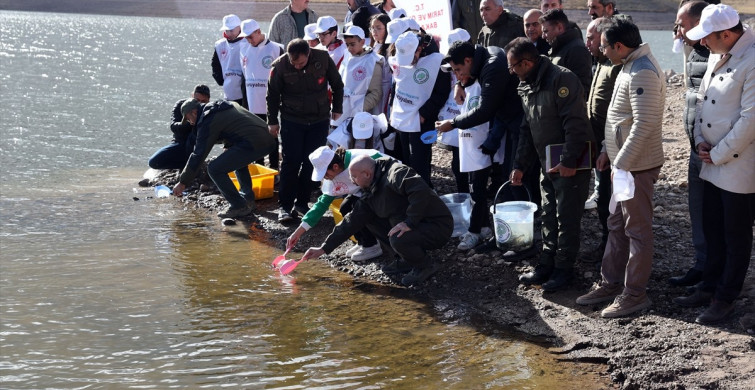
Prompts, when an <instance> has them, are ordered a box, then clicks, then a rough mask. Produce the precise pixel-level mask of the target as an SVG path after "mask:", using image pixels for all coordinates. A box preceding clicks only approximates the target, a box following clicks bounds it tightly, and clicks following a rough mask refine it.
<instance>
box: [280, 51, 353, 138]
mask: <svg viewBox="0 0 755 390" xmlns="http://www.w3.org/2000/svg"><path fill="white" fill-rule="evenodd" d="M328 86H330V90H331V91H332V98H333V110H332V111H333V112H335V113H339V114H340V113H343V80H341V75H340V74H338V68H337V67H336V64H335V63H334V62H333V60H332V59H331V58H330V55H328V52H327V51H324V50H319V49H310V51H309V61H308V62H307V65H306V66H305V67H304V68H303V69H301V70H298V69H296V68H294V66H293V65H291V62H289V60H288V54H284V55H282V56H280V57H278V59H276V60H275V61H273V64H272V69H270V79H269V80H268V82H267V123H268V124H269V125H277V124H278V112H279V111H280V114H281V118H283V119H285V120H289V121H292V122H296V123H300V124H311V123H317V122H322V121H325V120H328V119H330V112H331V109H330V107H331V106H330V105H331V103H330V98H329V96H328V95H329V94H328Z"/></svg>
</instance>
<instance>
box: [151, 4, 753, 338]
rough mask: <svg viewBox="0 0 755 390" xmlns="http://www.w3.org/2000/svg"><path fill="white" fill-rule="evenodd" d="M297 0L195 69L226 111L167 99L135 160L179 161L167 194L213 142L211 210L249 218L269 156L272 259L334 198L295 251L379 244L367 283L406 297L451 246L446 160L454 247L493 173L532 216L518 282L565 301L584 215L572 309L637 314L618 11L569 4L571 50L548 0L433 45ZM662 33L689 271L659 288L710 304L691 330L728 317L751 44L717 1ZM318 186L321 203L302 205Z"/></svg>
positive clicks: (203, 102)
mask: <svg viewBox="0 0 755 390" xmlns="http://www.w3.org/2000/svg"><path fill="white" fill-rule="evenodd" d="M308 3H309V2H308V0H291V2H290V4H289V5H288V6H287V7H286V8H284V9H283V10H281V11H280V12H278V13H277V14H276V15H275V16H274V17H273V19H272V21H271V23H270V29H269V32H268V34H267V35H266V34H264V33H263V32H262V31H261V29H260V26H259V23H258V22H257V21H255V20H254V19H247V20H243V21H242V20H241V19H240V18H239V17H238V16H236V15H227V16H226V17H224V18H223V22H222V23H223V24H222V27H221V31H222V33H223V38H222V39H220V40H218V41H217V42H216V44H215V51H214V54H213V59H212V74H213V77H214V78H215V80H216V82H217V83H218V85H220V86H222V87H223V93H224V95H225V96H224V98H225V99H224V100H220V101H216V102H213V103H210V102H209V88H208V87H207V86H204V85H198V86H197V87H196V88H195V90H194V91H193V92H194V95H193V97H192V98H191V99H185V100H181V101H179V102H178V103H176V106H175V107H174V110H173V118H172V124H171V130H172V131H173V132H174V141H173V143H171V144H170V145H168V146H167V147H165V148H163V149H161V150H160V151H158V152H157V153H156V154H155V155H154V156H153V157H152V158H151V159H150V162H149V165H150V166H151V167H153V168H158V169H182V172H181V176H180V181H179V183H178V184H177V185H176V186H175V188H174V193H175V194H176V195H180V194H181V193H182V192H183V191H184V189H185V188H186V186H188V185H190V184H191V182H192V180H193V178H194V176H195V174H196V171H197V168H198V166H199V164H200V163H201V162H202V161H204V159H205V158H206V156H207V155H208V153H209V151H210V149H211V148H212V146H213V144H214V143H215V142H216V141H217V142H219V141H221V140H222V141H223V142H224V143H225V147H226V149H225V150H224V152H223V153H222V154H221V155H220V156H219V157H218V158H216V159H215V160H214V161H212V162H211V163H210V164H209V166H208V171H209V174H210V177H211V179H212V180H213V181H214V182H215V184H216V186H217V188H218V190H219V191H220V192H221V194H222V195H223V196H224V197H225V198H226V200H227V201H228V203H229V207H228V209H226V210H224V211H222V212H220V213H219V214H218V215H219V216H220V217H224V218H227V217H242V216H245V215H249V214H251V213H252V212H253V211H254V208H255V206H254V200H255V199H254V193H253V191H252V190H251V177H250V176H249V172H248V171H247V168H246V167H247V165H248V164H249V163H251V162H255V161H257V162H258V163H263V160H262V159H263V158H264V157H265V156H268V157H269V165H270V166H271V167H273V168H276V169H277V168H278V167H279V168H280V183H279V186H278V206H279V208H278V210H277V217H278V221H279V222H281V223H284V224H288V223H290V222H292V221H297V220H300V221H301V222H300V224H299V225H298V227H297V228H296V229H295V230H294V232H293V233H292V234H291V236H290V237H289V238H288V240H287V244H286V246H287V250H290V249H292V248H293V247H294V246H295V245H296V244H297V242H298V241H299V238H300V237H301V236H302V235H303V234H304V233H305V232H306V231H308V230H309V229H310V228H311V227H312V226H314V225H315V224H316V223H317V222H318V221H319V220H320V218H321V217H322V215H323V214H324V213H325V211H326V210H327V208H328V207H329V206H330V205H331V203H333V202H334V201H335V200H336V199H337V198H344V199H343V201H342V203H341V205H340V210H341V213H342V215H343V221H342V222H341V223H340V224H338V225H337V226H336V227H335V228H334V230H333V232H332V233H331V234H330V235H329V236H328V237H327V238H326V239H325V241H324V242H323V243H322V245H320V246H318V247H313V248H309V249H307V251H306V252H305V254H304V256H303V258H302V259H309V258H314V257H318V256H320V255H322V254H324V253H330V252H332V251H333V250H334V249H335V248H336V247H338V246H339V245H341V244H342V243H343V242H345V241H347V240H348V238H349V237H351V236H354V237H355V238H356V245H354V246H353V247H352V248H351V249H349V251H347V255H348V256H350V257H351V259H352V260H354V261H357V262H362V261H369V260H372V259H374V258H376V257H378V256H381V255H383V253H385V252H388V253H389V255H391V256H392V257H393V261H392V262H390V264H388V265H386V266H384V267H383V271H384V272H386V273H387V274H395V275H399V276H400V281H401V283H402V284H404V285H415V284H419V283H422V282H423V281H425V280H426V279H427V278H429V277H430V276H432V275H433V274H434V273H435V272H436V271H437V269H438V265H437V264H436V263H435V262H434V261H433V259H432V258H431V257H430V256H429V255H428V251H429V250H433V249H437V248H441V247H443V246H444V245H445V244H447V243H448V242H449V240H450V239H451V235H452V230H453V226H454V221H453V217H452V216H451V213H450V211H449V209H448V207H447V206H446V205H445V204H444V202H443V200H442V199H441V198H440V196H439V194H438V193H437V191H435V190H434V186H433V182H432V171H433V166H432V164H431V161H432V156H433V151H434V150H436V149H435V148H436V147H439V148H444V149H447V150H450V151H451V155H452V163H451V166H452V172H453V174H454V177H455V181H456V186H457V191H458V192H460V193H469V194H470V196H471V198H472V200H473V201H474V205H473V207H472V211H471V215H470V217H469V228H468V231H467V232H466V233H464V234H463V235H461V237H460V239H459V242H458V244H456V245H458V248H459V249H460V250H468V249H473V248H476V247H478V246H480V245H485V243H486V242H489V241H491V240H496V238H495V237H494V233H495V232H494V231H493V229H491V222H490V216H489V214H488V213H487V208H488V205H489V199H490V194H491V193H495V192H496V191H497V190H498V189H499V188H500V187H501V186H502V184H503V183H504V181H506V180H508V183H510V184H511V191H510V193H509V194H508V195H507V199H517V198H521V197H522V196H524V199H528V200H530V201H531V202H533V203H535V204H536V205H537V206H538V221H539V224H538V225H537V226H536V229H540V232H541V237H542V250H541V251H539V259H538V261H537V264H536V266H535V267H534V269H532V270H531V271H529V272H527V273H524V274H522V275H520V277H519V281H520V282H521V283H523V284H528V285H540V286H542V290H543V291H545V292H557V291H560V290H563V289H565V288H568V287H569V286H570V284H571V281H572V278H573V274H574V264H575V262H576V261H577V256H578V254H579V253H580V250H581V248H580V244H581V242H580V241H581V240H580V227H581V219H582V215H583V213H584V210H586V209H595V208H596V209H597V212H598V216H599V221H600V224H601V225H602V240H601V244H600V245H599V246H598V247H596V248H590V250H589V251H590V252H591V253H593V254H594V255H593V258H594V260H595V261H601V277H600V280H599V281H598V282H597V283H596V285H595V287H594V288H593V289H592V290H591V291H589V292H587V293H586V294H584V295H582V296H580V297H578V298H577V300H576V303H577V304H580V305H595V304H598V303H602V302H610V304H609V305H608V306H606V307H605V308H604V309H603V310H602V312H601V316H602V317H606V318H611V317H621V316H626V315H629V314H632V313H635V312H638V311H640V310H643V309H646V308H647V307H649V306H650V305H651V302H650V300H649V298H648V296H647V293H646V290H647V285H648V281H649V279H650V273H651V269H652V262H653V246H654V240H653V229H652V220H653V191H654V183H655V182H656V180H657V179H658V177H659V173H660V170H661V167H662V165H663V163H664V154H663V132H662V118H663V109H664V107H665V99H666V79H665V75H664V72H663V70H662V69H661V68H660V66H659V65H658V62H657V61H656V60H655V58H654V57H653V53H652V52H651V50H650V47H649V46H648V45H647V44H646V43H643V41H642V38H641V35H640V31H639V28H638V27H637V25H636V24H635V23H634V22H633V20H632V18H631V16H629V15H624V14H621V13H619V11H618V9H617V4H616V3H617V2H616V1H612V0H588V1H587V12H588V14H589V15H590V17H591V18H592V22H591V23H590V24H589V25H588V27H587V30H586V34H585V35H584V37H583V33H582V30H581V29H580V28H579V27H578V26H577V25H576V24H575V23H573V22H572V21H570V20H569V19H568V17H567V15H566V13H565V12H564V11H563V10H562V9H561V8H562V4H561V0H542V1H541V7H540V9H532V10H529V11H527V12H526V13H524V15H523V16H519V15H516V14H515V13H513V12H511V11H509V10H507V9H505V8H504V4H503V1H502V0H467V1H464V0H456V1H452V2H451V3H452V8H451V9H452V20H453V23H454V28H455V29H454V30H453V31H451V32H450V33H449V34H447V35H445V36H444V37H441V38H440V39H438V38H437V37H433V36H432V35H430V34H428V33H427V32H426V31H425V30H424V29H422V28H421V26H420V25H419V24H418V23H417V21H416V20H415V19H413V18H411V17H410V16H407V12H406V11H405V10H403V9H400V8H396V7H395V4H393V1H392V0H384V1H382V2H380V3H378V4H374V5H373V4H370V3H369V2H368V1H366V0H347V1H346V3H347V6H348V12H347V15H346V18H345V20H344V21H343V23H342V25H341V26H340V27H339V24H338V22H337V20H336V19H335V18H333V17H332V16H318V15H317V13H316V12H314V11H313V10H312V9H310V8H309V4H308ZM674 26H675V28H674V39H675V40H677V41H679V42H683V43H684V44H685V46H686V48H687V49H686V51H685V57H684V58H685V61H686V66H685V74H684V77H685V83H686V86H687V88H688V91H687V94H686V97H685V99H686V107H687V109H686V112H685V129H686V131H687V134H688V135H689V141H690V159H689V172H688V175H689V178H688V182H689V187H688V188H689V209H690V220H691V224H692V237H693V245H694V248H695V261H694V265H693V266H692V267H691V268H690V270H689V271H688V272H687V273H686V274H684V275H680V276H677V277H673V278H671V279H670V280H669V283H671V284H674V285H678V286H695V288H694V293H693V294H692V295H690V296H685V297H677V298H675V299H674V302H675V303H676V304H678V305H681V306H685V307H707V308H706V310H704V311H703V312H702V313H701V314H700V316H698V317H697V321H698V322H700V323H716V322H719V321H721V320H723V319H725V318H726V317H727V316H728V315H729V314H730V313H731V311H732V310H733V307H734V306H733V302H734V300H735V299H736V298H737V296H738V294H739V293H740V291H741V290H742V287H743V283H744V278H745V275H746V273H747V270H748V267H749V264H750V257H751V252H752V242H753V233H752V226H753V221H754V219H755V112H754V111H753V110H755V101H753V99H755V96H754V95H753V94H752V91H753V89H754V88H755V33H753V31H752V30H751V29H750V28H749V27H748V26H746V25H743V24H742V22H741V21H740V18H739V15H738V13H737V11H736V10H735V9H733V8H732V7H730V6H728V5H724V4H719V2H718V1H715V0H709V1H700V0H684V1H682V3H681V4H680V8H679V11H678V14H677V18H676V21H675V23H674ZM553 151H556V152H553ZM279 153H280V155H281V156H282V159H281V160H280V162H279V160H278V156H279ZM553 153H556V154H553ZM585 156H587V157H585ZM232 171H235V174H236V177H237V178H238V181H239V186H240V190H236V188H235V187H234V185H233V184H232V182H231V181H230V179H229V178H228V173H229V172H232ZM317 182H320V190H321V192H322V195H321V196H320V197H319V198H318V199H317V201H316V202H315V203H314V204H313V206H311V207H310V206H309V204H310V203H309V202H310V199H311V197H312V195H313V193H314V192H315V190H316V189H317V187H316V186H315V184H316V183H317ZM522 187H523V188H524V189H526V191H520V190H521V189H522ZM591 188H594V190H593V191H592V193H591ZM526 194H529V195H526ZM503 200H506V199H503ZM503 256H505V257H515V256H521V253H515V252H512V251H509V252H507V253H505V254H504V255H503Z"/></svg>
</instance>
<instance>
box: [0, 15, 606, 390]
mask: <svg viewBox="0 0 755 390" xmlns="http://www.w3.org/2000/svg"><path fill="white" fill-rule="evenodd" d="M217 24H218V23H216V22H215V21H196V20H174V19H157V18H126V17H107V16H86V15H83V16H82V15H62V14H42V13H37V14H30V13H15V12H0V64H1V65H2V66H1V69H2V72H0V93H2V96H3V97H4V104H3V110H2V115H0V118H2V120H1V121H0V164H2V171H1V172H2V180H0V383H2V385H1V387H2V388H8V389H14V388H218V387H221V386H234V387H243V388H287V389H295V388H320V389H341V388H343V389H356V388H360V389H369V388H398V389H402V388H403V389H441V388H443V389H445V388H456V389H479V388H501V389H527V388H546V389H547V388H553V389H563V388H580V389H588V388H603V387H605V384H604V383H603V382H600V381H599V380H597V379H596V377H595V376H594V375H591V374H584V373H583V372H581V371H580V370H578V369H577V368H576V367H575V366H572V365H564V364H561V363H556V362H555V360H554V359H553V358H552V357H550V356H548V354H547V353H545V351H544V350H543V349H542V348H540V347H538V346H535V345H532V344H527V343H524V342H521V341H517V340H515V339H513V338H511V337H509V336H507V335H505V334H502V333H500V332H498V331H496V330H494V329H490V328H489V327H487V326H485V324H482V323H479V322H477V321H475V320H474V319H466V318H465V317H464V316H463V315H462V316H459V315H450V314H449V313H448V311H447V310H448V304H447V303H446V302H438V301H426V300H422V299H419V298H417V297H416V295H415V294H413V293H412V292H410V291H407V290H403V289H394V288H391V287H385V286H376V285H371V284H362V283H357V282H354V281H353V279H352V278H351V277H350V276H348V275H344V274H342V273H339V272H336V271H333V270H331V269H330V268H328V267H327V266H325V265H324V264H323V263H321V262H318V261H310V262H308V263H307V264H305V265H302V266H300V267H299V268H298V269H297V272H296V276H295V277H293V278H282V277H280V276H277V275H276V274H275V273H274V272H272V271H271V270H270V268H269V261H270V260H271V259H272V258H273V257H274V256H275V255H277V254H278V251H277V250H275V249H273V248H271V247H269V246H268V245H267V244H266V242H265V241H266V235H265V233H264V232H255V231H250V228H249V227H247V226H235V227H229V228H224V227H222V226H220V225H219V223H218V220H217V218H215V217H214V216H211V215H209V214H208V213H206V212H203V211H196V210H191V209H184V208H183V207H182V204H180V203H179V202H176V201H175V200H173V199H160V200H158V199H152V198H150V195H151V194H152V190H149V189H147V190H145V189H139V188H134V187H136V185H135V183H136V182H137V181H138V179H139V178H140V177H141V174H142V172H143V171H144V170H145V168H146V160H147V158H148V157H149V156H150V155H151V153H152V152H153V151H154V150H156V149H157V148H158V147H160V146H161V145H163V144H165V143H166V142H168V141H169V138H170V137H169V134H170V133H169V130H168V129H167V120H168V118H169V110H170V108H171V107H172V104H173V102H174V101H175V100H177V99H179V98H181V97H183V96H186V95H188V93H189V92H190V90H191V88H192V87H193V86H194V85H195V84H197V83H205V84H208V85H211V86H212V93H213V95H214V96H215V97H219V96H221V95H220V94H221V91H220V89H219V88H218V87H217V86H216V85H214V83H213V81H212V79H211V77H210V59H211V56H212V51H211V50H212V49H211V47H212V42H213V41H214V40H215V39H216V38H217V35H218V32H217V26H216V25H217ZM134 197H137V198H139V199H140V200H139V201H134V200H133V199H132V198H134ZM448 318H454V320H449V319H448ZM458 318H462V320H458Z"/></svg>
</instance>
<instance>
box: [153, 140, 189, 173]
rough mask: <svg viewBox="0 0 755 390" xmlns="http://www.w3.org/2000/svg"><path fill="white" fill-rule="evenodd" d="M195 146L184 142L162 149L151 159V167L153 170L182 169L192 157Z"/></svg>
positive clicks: (175, 142)
mask: <svg viewBox="0 0 755 390" xmlns="http://www.w3.org/2000/svg"><path fill="white" fill-rule="evenodd" d="M192 149H193V145H192V144H191V143H190V142H189V141H188V140H187V141H184V142H177V141H173V142H171V144H170V145H168V146H164V147H162V148H161V149H160V150H158V151H157V152H155V154H153V155H152V157H150V158H149V162H148V164H149V167H150V168H152V169H182V168H183V167H184V166H185V165H186V161H188V160H189V156H191V151H192Z"/></svg>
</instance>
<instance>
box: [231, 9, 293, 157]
mask: <svg viewBox="0 0 755 390" xmlns="http://www.w3.org/2000/svg"><path fill="white" fill-rule="evenodd" d="M239 37H243V38H245V39H246V42H247V43H248V45H245V46H244V47H242V48H241V51H240V57H239V61H241V67H242V69H243V71H244V80H245V81H246V101H247V106H246V107H247V108H248V109H249V112H251V113H252V114H254V115H257V116H258V117H260V119H262V120H263V121H267V104H266V101H265V95H266V94H267V78H268V77H269V76H270V68H271V66H272V63H273V61H275V59H276V58H278V57H280V56H281V55H282V54H283V46H281V44H279V43H275V42H272V41H270V40H269V39H267V38H266V37H265V34H263V33H262V30H260V25H259V23H257V21H256V20H254V19H247V20H245V21H243V22H242V23H241V34H239ZM268 160H269V161H270V168H272V169H275V170H278V138H277V137H276V139H275V150H274V151H273V153H270V155H269V156H268ZM256 163H257V164H264V159H262V160H258V161H256Z"/></svg>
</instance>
